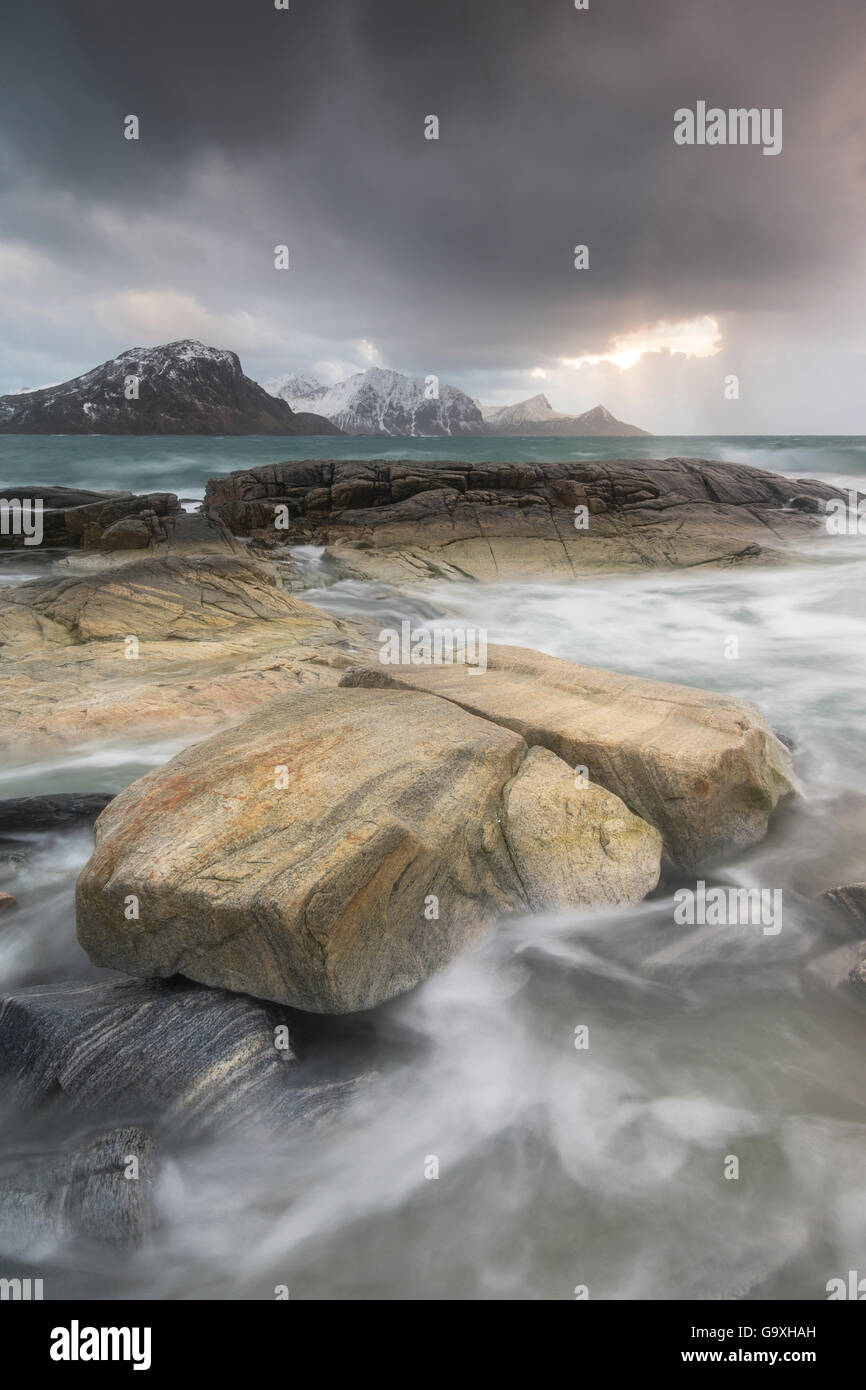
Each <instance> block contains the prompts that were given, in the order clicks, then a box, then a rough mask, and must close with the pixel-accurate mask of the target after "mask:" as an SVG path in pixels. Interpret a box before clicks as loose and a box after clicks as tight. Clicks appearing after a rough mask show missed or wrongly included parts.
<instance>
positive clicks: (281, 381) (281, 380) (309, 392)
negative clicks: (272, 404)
mask: <svg viewBox="0 0 866 1390" xmlns="http://www.w3.org/2000/svg"><path fill="white" fill-rule="evenodd" d="M262 389H263V390H264V391H267V393H268V395H270V396H279V398H280V400H283V401H285V402H286V403H287V405H290V406H292V408H293V409H294V402H295V401H300V400H307V399H309V397H311V396H314V395H315V393H316V392H317V391H324V390H325V389H326V388H325V387H324V386H323V385H322V383H321V382H320V381H317V380H316V378H315V377H312V376H299V375H298V373H297V372H286V373H285V375H284V376H275V377H271V380H270V381H266V382H265V383H264V385H263V387H262Z"/></svg>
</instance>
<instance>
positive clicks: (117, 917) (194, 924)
mask: <svg viewBox="0 0 866 1390" xmlns="http://www.w3.org/2000/svg"><path fill="white" fill-rule="evenodd" d="M527 753H528V748H527V744H526V742H525V740H524V739H523V738H522V737H521V736H520V735H519V734H518V733H514V732H511V731H510V730H507V729H505V728H502V727H500V726H499V725H498V724H496V723H494V722H491V721H489V720H487V719H479V718H476V717H474V716H473V715H471V714H467V713H466V712H465V711H463V710H461V709H459V708H458V707H457V705H456V704H454V703H453V702H451V701H448V700H442V699H437V698H436V697H434V696H430V695H425V694H413V695H407V694H405V693H404V692H402V691H384V690H360V689H333V690H321V691H317V692H312V693H310V694H309V695H303V696H290V697H285V698H281V699H277V700H274V701H272V702H271V703H270V704H268V705H266V706H264V707H262V708H261V709H260V710H258V711H257V712H256V713H255V715H253V716H252V717H250V718H249V719H247V720H245V721H243V722H242V723H241V724H239V725H236V726H235V727H233V728H232V729H230V730H228V731H226V732H225V733H222V734H219V735H217V736H216V737H214V738H212V739H209V740H207V741H206V742H204V743H199V744H196V745H195V747H193V748H190V749H187V750H185V751H184V752H183V753H181V754H179V755H178V756H177V757H176V758H174V759H173V760H172V761H171V762H170V763H168V764H166V765H165V766H164V767H162V768H159V769H158V770H157V771H155V772H153V773H150V774H148V776H146V777H144V778H142V779H141V780H140V781H138V782H136V783H134V784H133V785H132V786H131V787H129V788H127V789H126V791H124V792H122V793H121V794H120V796H118V797H117V798H115V800H114V801H113V802H112V803H111V805H110V806H109V807H107V808H106V811H105V812H104V813H103V814H102V816H100V818H99V820H98V821H97V823H96V847H95V850H94V854H93V857H92V858H91V859H90V861H89V863H88V864H87V865H86V867H85V869H84V871H83V872H82V874H81V876H80V878H79V881H78V887H77V893H76V913H77V923H78V935H79V940H80V941H81V944H82V945H83V946H84V948H85V950H86V951H87V953H88V955H89V956H90V957H91V959H92V960H93V961H94V962H95V963H96V964H98V965H108V966H113V967H115V968H119V969H123V970H125V971H127V972H129V973H132V974H140V975H170V974H175V973H179V974H182V975H184V976H187V977H188V978H190V979H193V980H199V981H201V982H202V983H204V984H208V985H221V986H223V987H224V988H227V989H233V990H242V991H244V992H246V993H249V994H253V995H255V996H257V997H260V998H263V999H271V1000H278V1001H281V1002H284V1003H288V1004H293V1005H296V1006H297V1007H299V1008H301V1009H305V1010H309V1011H311V1012H320V1013H345V1012H353V1011H357V1010H361V1009H366V1008H370V1007H372V1006H373V1005H375V1004H378V1003H380V1002H382V1001H383V1000H385V999H388V998H389V997H391V996H392V995H395V994H398V993H400V992H401V991H403V990H407V989H409V988H411V987H412V986H413V985H415V984H417V983H418V982H419V981H421V980H423V979H425V978H426V977H427V976H429V975H430V974H432V973H433V972H434V971H436V970H438V969H439V968H441V967H442V966H443V965H445V964H446V963H447V962H448V961H449V960H450V959H451V957H452V956H454V955H455V953H456V952H457V951H458V950H459V949H460V948H461V947H462V946H463V945H464V944H466V943H467V942H470V941H472V940H473V939H475V938H476V937H478V935H479V934H480V933H481V932H482V931H483V930H484V929H485V928H486V927H488V926H489V925H490V924H491V923H492V922H493V921H495V920H496V918H497V917H499V916H501V915H503V914H508V913H519V912H522V911H525V910H526V908H527V907H528V906H530V905H537V904H539V903H542V904H543V905H545V906H548V905H550V906H554V905H555V906H579V905H581V904H585V903H610V902H635V901H639V900H640V899H641V898H642V897H643V896H644V895H645V894H646V893H647V892H649V891H650V890H651V889H652V888H653V887H654V886H655V883H656V882H657V879H658V873H659V856H660V837H659V836H658V835H657V834H656V832H654V831H653V830H652V829H650V828H649V827H648V826H641V825H640V823H639V822H637V821H636V818H635V817H633V816H631V815H630V814H629V812H628V811H627V809H626V808H625V806H623V805H622V804H621V802H619V801H618V800H617V798H616V797H615V796H612V795H610V794H607V793H602V792H600V791H597V790H593V791H592V792H590V794H589V797H588V799H587V801H586V803H585V809H584V808H583V807H581V808H580V809H578V805H577V804H575V803H574V801H573V799H572V798H571V797H570V796H569V795H568V793H567V791H566V790H564V780H565V779H568V778H569V776H571V781H572V782H573V780H574V779H573V775H571V774H570V770H569V769H568V768H567V767H565V766H564V765H563V764H561V763H560V762H559V760H557V759H551V758H549V757H548V758H544V759H534V760H533V762H532V764H530V767H529V768H527V770H526V772H525V773H524V774H523V775H520V774H521V772H522V765H523V764H524V761H525V759H526V757H527ZM512 779H516V780H514V781H513V780H512ZM581 794H582V793H576V795H581ZM539 837H543V843H542V842H541V840H540V838H539ZM542 855H546V857H547V861H548V871H549V882H548V883H547V884H546V885H545V884H544V883H543V879H544V869H543V865H542V863H541V857H542ZM130 899H132V900H134V901H135V902H136V903H137V905H138V908H137V910H138V917H137V919H136V920H135V921H134V922H130V921H128V920H127V918H126V915H125V905H126V904H127V903H128V902H129V901H130Z"/></svg>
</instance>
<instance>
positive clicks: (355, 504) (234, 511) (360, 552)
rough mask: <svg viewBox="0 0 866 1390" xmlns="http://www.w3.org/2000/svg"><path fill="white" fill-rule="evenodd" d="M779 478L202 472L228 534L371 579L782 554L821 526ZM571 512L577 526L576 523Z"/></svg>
mask: <svg viewBox="0 0 866 1390" xmlns="http://www.w3.org/2000/svg"><path fill="white" fill-rule="evenodd" d="M790 486H791V485H790V482H789V481H788V480H787V479H786V478H783V477H780V476H777V475H776V474H773V473H768V472H765V471H764V470H762V469H757V468H750V467H748V466H746V465H744V464H734V463H723V462H715V461H711V460H706V459H691V458H669V459H616V460H599V461H594V462H593V461H580V462H565V461H563V462H547V463H540V462H539V463H461V462H430V463H420V462H409V461H393V462H392V461H389V460H385V459H373V460H351V459H350V460H302V461H298V462H286V463H277V464H270V465H266V466H263V467H258V468H249V469H244V470H243V471H240V472H236V473H232V474H229V475H228V476H227V477H223V478H213V479H211V480H210V482H209V483H208V485H207V491H206V497H205V503H204V507H205V510H206V511H207V512H208V514H209V515H211V516H216V517H219V518H220V519H221V520H223V521H224V522H225V523H226V524H227V525H228V527H229V529H230V530H231V531H232V532H233V533H234V534H236V535H245V536H254V537H256V538H257V539H260V540H261V541H262V542H263V543H271V544H280V543H285V542H287V541H290V542H311V543H314V544H321V545H328V546H329V547H332V554H334V556H335V557H336V558H339V559H341V560H343V561H344V563H345V564H347V565H349V566H350V567H351V566H352V565H354V567H355V570H356V571H357V573H358V574H363V575H367V576H368V577H371V578H380V579H389V578H393V579H394V580H398V579H405V578H420V577H424V571H425V570H426V571H427V573H428V574H429V573H433V572H437V573H439V574H442V573H446V574H447V573H448V572H449V571H448V568H447V567H449V566H450V567H452V571H453V573H455V574H462V575H467V574H468V575H470V576H471V577H473V578H477V579H483V580H486V579H496V578H501V577H503V575H504V574H509V575H511V576H514V575H517V574H525V575H527V576H529V575H535V576H536V577H559V578H569V577H571V576H573V575H574V574H575V573H579V572H586V571H592V570H595V569H623V568H626V569H627V568H647V567H649V566H660V567H672V566H685V565H698V564H713V563H715V564H739V563H745V562H750V561H754V560H761V559H765V560H766V559H768V558H774V557H775V558H777V559H778V558H781V552H783V551H784V550H785V549H786V547H787V546H788V545H789V544H791V543H795V542H797V541H805V540H807V539H809V538H812V537H814V536H815V535H816V534H817V532H818V529H819V528H818V522H817V519H816V517H815V516H813V515H810V514H809V513H806V512H804V511H803V510H802V509H799V508H791V507H790V506H789V505H788V503H789V498H790ZM800 487H801V493H802V496H804V497H807V498H810V499H812V500H813V501H814V503H815V508H814V510H815V511H820V510H822V509H823V504H824V502H825V500H827V499H829V498H831V497H839V496H841V495H842V494H841V493H840V492H839V491H838V489H836V488H833V487H831V486H829V485H828V484H826V483H822V482H817V481H816V482H812V481H804V482H802V483H801V484H800ZM277 508H282V511H280V512H279V513H278V512H277ZM576 509H581V511H582V513H585V516H584V520H586V519H587V518H588V521H587V524H586V525H580V526H576V524H575V518H576ZM286 522H287V525H286V524H284V523H286ZM443 566H445V567H446V568H445V569H444V570H443V568H442V567H443Z"/></svg>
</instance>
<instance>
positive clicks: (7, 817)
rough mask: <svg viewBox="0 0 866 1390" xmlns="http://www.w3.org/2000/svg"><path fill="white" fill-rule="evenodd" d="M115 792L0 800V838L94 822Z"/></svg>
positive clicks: (57, 793)
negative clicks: (19, 833) (23, 832)
mask: <svg viewBox="0 0 866 1390" xmlns="http://www.w3.org/2000/svg"><path fill="white" fill-rule="evenodd" d="M113 796H114V792H54V793H53V794H52V795H51V796H16V797H11V798H8V799H7V800H5V801H0V836H6V835H8V834H9V833H10V832H11V833H13V834H14V833H17V832H19V831H22V830H56V829H66V828H67V827H68V826H70V825H78V824H81V823H82V822H83V821H93V820H96V817H97V816H98V815H99V813H100V811H104V810H105V808H106V806H107V805H108V803H109V801H111V799H112V797H113Z"/></svg>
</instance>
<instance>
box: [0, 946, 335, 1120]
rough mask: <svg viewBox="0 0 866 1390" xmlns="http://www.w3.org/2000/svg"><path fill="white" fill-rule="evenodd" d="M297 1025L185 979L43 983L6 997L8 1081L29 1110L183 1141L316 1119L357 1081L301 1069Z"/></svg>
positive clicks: (3, 1038) (0, 1025) (0, 1029)
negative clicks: (51, 1110) (59, 1112)
mask: <svg viewBox="0 0 866 1390" xmlns="http://www.w3.org/2000/svg"><path fill="white" fill-rule="evenodd" d="M134 925H135V924H134V923H130V927H131V928H133V927H134ZM291 1023H292V1020H291V1016H290V1015H289V1014H288V1012H287V1011H285V1010H280V1009H279V1008H276V1007H271V1006H266V1005H264V1004H261V1003H259V1002H257V1001H256V1000H253V999H250V998H248V997H246V996H244V995H237V994H227V993H224V992H223V991H222V990H213V989H204V988H201V987H200V986H198V985H194V984H190V983H187V982H186V981H173V980H172V981H152V980H125V979H113V980H106V981H99V982H96V983H92V982H87V983H85V982H80V981H79V982H72V983H63V984H51V985H41V986H33V987H31V988H29V989H24V990H21V991H20V992H19V993H16V994H13V995H8V996H6V997H5V998H3V999H2V1001H0V1085H2V1088H3V1090H4V1092H5V1093H6V1094H7V1096H8V1097H10V1099H11V1100H12V1102H13V1103H14V1104H16V1105H17V1106H18V1107H20V1108H21V1109H22V1110H24V1111H32V1110H34V1109H42V1108H44V1107H45V1106H48V1105H59V1106H61V1107H62V1108H64V1109H68V1110H69V1111H71V1112H72V1113H73V1114H77V1115H88V1116H90V1115H92V1116H94V1117H99V1118H100V1119H102V1120H103V1121H107V1122H109V1123H113V1124H116V1123H119V1122H130V1123H131V1122H135V1123H138V1124H144V1125H148V1126H149V1127H150V1128H152V1129H154V1131H155V1132H163V1131H167V1132H171V1133H172V1134H180V1135H183V1136H196V1135H199V1134H204V1133H208V1132H211V1131H214V1130H219V1131H220V1132H221V1133H224V1132H225V1131H226V1129H228V1128H230V1127H233V1126H235V1125H242V1124H245V1123H249V1122H253V1121H257V1122H261V1123H264V1124H267V1125H271V1126H279V1125H282V1124H285V1123H287V1122H289V1121H292V1122H295V1121H297V1122H299V1123H300V1122H309V1121H312V1120H315V1119H318V1118H321V1117H323V1116H325V1115H328V1114H330V1113H331V1112H332V1111H333V1110H334V1109H335V1108H337V1107H338V1106H339V1104H340V1103H341V1102H342V1101H343V1100H344V1099H346V1098H347V1096H348V1095H349V1094H351V1092H352V1090H353V1089H354V1087H355V1085H356V1082H357V1079H358V1078H357V1076H356V1075H352V1074H348V1075H346V1076H341V1077H340V1078H339V1079H337V1080H334V1079H330V1078H323V1077H321V1076H318V1075H314V1074H313V1073H312V1072H310V1071H308V1069H306V1068H300V1067H296V1066H295V1057H294V1053H293V1050H292V1044H291V1031H290V1030H291Z"/></svg>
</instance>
